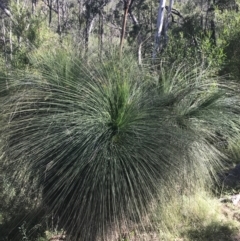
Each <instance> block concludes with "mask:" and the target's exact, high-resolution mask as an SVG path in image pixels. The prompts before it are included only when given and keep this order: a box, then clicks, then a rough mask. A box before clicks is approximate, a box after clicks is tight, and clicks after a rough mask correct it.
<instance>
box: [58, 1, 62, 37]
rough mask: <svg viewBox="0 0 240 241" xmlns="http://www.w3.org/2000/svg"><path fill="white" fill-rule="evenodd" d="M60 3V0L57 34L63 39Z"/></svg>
mask: <svg viewBox="0 0 240 241" xmlns="http://www.w3.org/2000/svg"><path fill="white" fill-rule="evenodd" d="M60 12H61V11H60V3H59V0H57V15H58V27H57V32H58V34H59V36H60V38H61V35H62V27H61V14H60Z"/></svg>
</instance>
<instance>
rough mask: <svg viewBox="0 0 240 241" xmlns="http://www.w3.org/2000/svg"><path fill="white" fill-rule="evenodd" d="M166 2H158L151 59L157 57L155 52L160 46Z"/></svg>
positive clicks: (161, 0) (162, 0) (164, 0)
mask: <svg viewBox="0 0 240 241" xmlns="http://www.w3.org/2000/svg"><path fill="white" fill-rule="evenodd" d="M165 6H166V0H160V1H159V9H158V17H157V32H156V34H155V46H154V50H153V59H155V57H156V55H157V50H158V47H159V44H160V38H161V33H162V29H163V23H164V12H165Z"/></svg>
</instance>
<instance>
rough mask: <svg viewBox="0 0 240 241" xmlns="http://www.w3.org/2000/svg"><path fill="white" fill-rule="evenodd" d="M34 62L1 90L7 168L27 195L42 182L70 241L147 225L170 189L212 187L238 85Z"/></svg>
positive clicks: (70, 58)
mask: <svg viewBox="0 0 240 241" xmlns="http://www.w3.org/2000/svg"><path fill="white" fill-rule="evenodd" d="M30 61H31V64H32V69H31V70H29V71H24V72H19V71H16V72H12V73H11V74H10V75H9V76H7V77H6V79H7V81H8V85H7V90H6V87H5V86H6V85H5V81H4V83H3V84H2V86H1V91H4V95H0V96H1V108H0V110H1V116H2V121H3V124H2V125H1V127H0V131H1V137H2V151H3V152H2V153H3V157H2V159H3V161H2V166H3V167H4V169H7V170H8V172H9V173H11V176H12V177H13V178H14V180H17V181H18V182H19V183H21V184H22V186H23V187H25V188H26V187H27V186H26V185H24V183H26V182H28V183H30V182H31V181H32V180H34V181H36V182H37V186H38V188H39V189H43V191H42V199H43V205H44V206H47V208H48V209H49V211H50V212H51V213H52V214H53V215H54V218H55V219H56V220H59V225H60V226H61V227H62V228H63V229H64V230H66V232H67V236H68V238H69V239H70V240H93V241H94V240H97V239H100V240H108V239H109V240H111V237H112V234H113V233H114V232H117V233H121V232H123V231H126V229H128V228H129V229H131V228H132V227H133V224H140V226H141V227H146V225H149V224H147V223H146V222H147V221H146V220H148V219H147V217H149V214H151V213H152V212H153V211H154V208H155V207H156V205H157V204H158V205H162V206H164V203H165V202H166V200H167V199H166V197H169V198H170V197H171V193H173V192H172V191H173V190H176V189H177V191H178V192H179V194H181V193H182V192H185V191H186V190H189V187H195V186H200V185H205V184H206V183H207V184H208V185H210V182H211V179H212V177H214V176H215V174H216V172H217V171H218V170H219V167H220V166H221V161H222V160H223V158H224V155H223V154H222V152H221V149H220V148H219V146H218V145H217V143H218V142H219V141H220V140H221V139H222V137H224V138H226V139H227V138H232V137H235V135H236V133H237V132H239V124H240V123H239V117H238V113H239V103H240V102H239V96H238V93H237V92H236V89H237V88H236V86H235V85H234V84H231V83H230V82H228V83H227V84H226V83H225V82H224V81H223V80H221V79H218V78H213V77H212V76H211V72H209V71H208V70H204V69H201V68H200V67H194V68H193V67H192V68H191V69H190V68H187V67H185V66H182V67H175V66H174V65H173V67H171V68H169V67H168V65H165V66H161V71H160V73H158V72H159V71H157V69H156V71H152V70H151V69H150V68H148V67H145V66H144V67H139V66H138V65H137V63H136V61H135V60H134V59H133V58H131V57H128V56H124V57H122V59H119V57H118V56H114V55H111V54H110V55H108V56H106V58H104V59H103V61H102V62H99V61H97V60H89V63H88V64H86V63H85V61H84V60H82V59H81V60H79V59H78V58H77V57H75V56H74V55H70V54H68V53H67V52H66V51H64V50H59V51H57V52H56V53H54V52H52V53H51V54H49V55H43V56H42V57H41V56H39V55H38V57H35V58H34V57H32V58H30ZM29 192H30V193H31V191H29ZM26 193H27V191H26ZM168 200H169V199H168ZM159 203H160V204H159ZM143 220H144V221H143ZM140 226H137V227H140Z"/></svg>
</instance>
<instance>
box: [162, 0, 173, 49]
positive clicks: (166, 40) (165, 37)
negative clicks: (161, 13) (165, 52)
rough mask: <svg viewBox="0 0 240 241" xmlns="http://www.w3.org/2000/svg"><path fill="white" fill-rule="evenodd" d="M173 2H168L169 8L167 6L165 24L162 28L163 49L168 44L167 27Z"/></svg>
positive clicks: (171, 0)
mask: <svg viewBox="0 0 240 241" xmlns="http://www.w3.org/2000/svg"><path fill="white" fill-rule="evenodd" d="M173 3H174V0H169V6H168V12H167V18H166V23H165V26H164V47H166V46H167V43H168V34H167V32H168V25H169V19H170V18H171V12H172V6H173Z"/></svg>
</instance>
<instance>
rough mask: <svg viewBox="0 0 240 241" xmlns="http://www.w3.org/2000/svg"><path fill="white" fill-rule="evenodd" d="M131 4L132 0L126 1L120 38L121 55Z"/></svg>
mask: <svg viewBox="0 0 240 241" xmlns="http://www.w3.org/2000/svg"><path fill="white" fill-rule="evenodd" d="M130 3H131V0H125V1H124V15H123V23H122V31H121V38H120V55H121V54H122V48H123V40H124V37H125V32H126V25H127V16H128V10H129V6H130Z"/></svg>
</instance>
